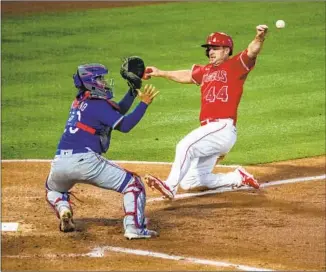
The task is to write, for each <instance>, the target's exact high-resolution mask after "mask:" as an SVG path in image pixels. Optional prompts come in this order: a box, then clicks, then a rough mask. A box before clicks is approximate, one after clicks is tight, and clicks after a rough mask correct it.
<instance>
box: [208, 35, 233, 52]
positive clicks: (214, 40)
mask: <svg viewBox="0 0 326 272" xmlns="http://www.w3.org/2000/svg"><path fill="white" fill-rule="evenodd" d="M209 46H225V47H229V48H230V53H229V56H231V55H232V52H233V40H232V38H231V36H229V35H228V34H225V33H223V32H213V33H211V34H210V35H209V36H208V37H207V40H206V44H203V45H202V47H209Z"/></svg>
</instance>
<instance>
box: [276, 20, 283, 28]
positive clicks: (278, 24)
mask: <svg viewBox="0 0 326 272" xmlns="http://www.w3.org/2000/svg"><path fill="white" fill-rule="evenodd" d="M275 25H276V27H277V28H284V27H285V22H284V21H283V20H277V21H276V23H275Z"/></svg>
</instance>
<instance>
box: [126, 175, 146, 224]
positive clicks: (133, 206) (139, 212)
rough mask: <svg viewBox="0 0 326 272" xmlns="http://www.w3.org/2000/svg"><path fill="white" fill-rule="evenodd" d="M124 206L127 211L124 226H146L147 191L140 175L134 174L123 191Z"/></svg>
mask: <svg viewBox="0 0 326 272" xmlns="http://www.w3.org/2000/svg"><path fill="white" fill-rule="evenodd" d="M123 194H124V196H123V206H124V211H125V218H124V221H123V222H124V228H125V229H126V227H127V226H128V225H133V226H135V227H136V228H144V225H145V214H144V212H145V205H146V193H145V187H144V184H143V182H142V181H141V179H140V177H138V176H136V175H134V176H133V177H132V179H131V180H130V182H129V184H128V186H127V187H126V189H125V190H124V192H123Z"/></svg>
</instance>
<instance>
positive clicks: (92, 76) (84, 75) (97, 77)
mask: <svg viewBox="0 0 326 272" xmlns="http://www.w3.org/2000/svg"><path fill="white" fill-rule="evenodd" d="M108 73H109V71H108V69H107V68H106V67H105V66H104V65H102V64H99V63H91V64H83V65H79V66H78V68H77V72H76V74H74V75H73V79H74V84H75V87H76V88H77V89H79V90H81V91H86V90H89V91H90V92H91V93H94V94H95V95H99V96H101V95H102V96H105V97H106V98H108V99H111V98H112V97H113V80H111V83H110V84H108V83H107V81H106V80H105V78H104V76H105V75H107V74H108Z"/></svg>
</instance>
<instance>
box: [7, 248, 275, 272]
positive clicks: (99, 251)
mask: <svg viewBox="0 0 326 272" xmlns="http://www.w3.org/2000/svg"><path fill="white" fill-rule="evenodd" d="M105 251H112V252H118V253H127V254H133V255H138V256H147V257H153V258H160V259H166V260H173V261H184V262H189V263H195V264H203V265H211V266H216V267H229V268H233V269H239V270H242V271H273V270H271V269H265V268H258V267H252V266H247V265H241V264H233V263H229V262H220V261H213V260H207V259H198V258H193V257H185V256H177V255H169V254H165V253H160V252H154V251H148V250H139V249H130V248H122V247H112V246H104V247H96V248H94V249H93V250H92V251H91V252H89V253H86V254H44V255H37V254H36V255H7V256H2V257H3V258H12V259H14V258H16V259H20V258H21V259H26V258H36V257H43V258H50V259H54V258H64V257H66V258H76V257H92V258H103V257H104V256H105Z"/></svg>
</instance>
